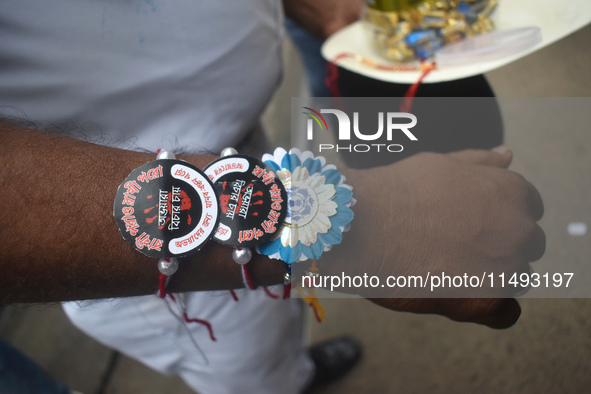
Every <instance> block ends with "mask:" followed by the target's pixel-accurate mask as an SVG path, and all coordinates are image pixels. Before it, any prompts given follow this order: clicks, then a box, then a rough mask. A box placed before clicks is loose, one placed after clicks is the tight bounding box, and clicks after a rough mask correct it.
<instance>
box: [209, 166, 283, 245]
mask: <svg viewBox="0 0 591 394" xmlns="http://www.w3.org/2000/svg"><path fill="white" fill-rule="evenodd" d="M203 171H204V172H205V174H206V175H207V176H208V177H209V179H210V180H211V181H212V182H213V184H214V187H215V189H216V192H217V194H218V196H219V199H220V200H219V201H220V209H221V211H222V212H221V214H220V225H219V228H218V231H217V233H216V234H215V238H214V239H215V240H216V241H218V242H220V243H222V244H224V245H229V246H233V247H253V246H256V245H260V244H263V243H265V242H268V241H270V240H271V239H273V238H274V237H276V236H277V235H278V234H279V229H280V228H281V225H282V224H283V221H284V220H285V216H286V215H287V193H286V192H285V188H284V187H283V183H282V182H281V180H280V179H279V176H278V175H277V173H276V172H275V171H273V169H272V168H271V167H269V166H268V165H266V164H265V163H263V162H262V161H260V160H258V159H255V158H252V157H248V156H243V155H233V156H227V157H222V158H221V159H218V160H216V161H214V162H212V163H211V164H209V165H208V166H207V167H206V168H205V169H204V170H203Z"/></svg>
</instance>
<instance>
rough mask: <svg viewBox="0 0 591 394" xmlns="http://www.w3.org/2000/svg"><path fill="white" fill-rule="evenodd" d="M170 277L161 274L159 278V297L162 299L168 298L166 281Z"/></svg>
mask: <svg viewBox="0 0 591 394" xmlns="http://www.w3.org/2000/svg"><path fill="white" fill-rule="evenodd" d="M167 278H168V276H166V275H164V274H160V276H159V277H158V289H159V294H158V295H159V296H160V298H164V297H166V279H167Z"/></svg>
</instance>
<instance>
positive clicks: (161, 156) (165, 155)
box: [156, 149, 176, 160]
mask: <svg viewBox="0 0 591 394" xmlns="http://www.w3.org/2000/svg"><path fill="white" fill-rule="evenodd" d="M174 159H176V155H175V154H174V153H172V152H171V151H169V150H164V149H160V150H159V151H158V154H157V155H156V160H174Z"/></svg>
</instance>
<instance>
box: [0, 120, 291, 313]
mask: <svg viewBox="0 0 591 394" xmlns="http://www.w3.org/2000/svg"><path fill="white" fill-rule="evenodd" d="M0 138H1V141H2V153H1V154H0V168H1V171H2V174H1V177H0V184H1V186H2V190H3V191H4V201H5V202H6V204H5V206H4V209H3V212H2V216H1V218H2V219H1V221H0V225H1V226H0V239H1V240H2V242H1V243H0V264H1V265H0V302H1V303H9V302H50V301H63V300H78V299H89V298H105V297H120V296H133V295H142V294H153V293H155V292H156V290H157V287H158V275H159V272H158V269H157V260H156V259H151V258H148V257H146V256H143V255H142V254H140V253H139V252H137V251H135V250H134V249H133V248H132V247H131V246H130V245H129V244H128V243H127V242H125V241H124V240H123V239H122V237H121V234H120V233H119V230H118V229H117V226H116V224H115V221H114V219H113V215H112V212H113V199H114V197H115V193H116V191H117V187H118V186H119V184H120V183H121V182H122V181H123V180H124V179H125V177H126V176H127V175H128V174H129V173H130V172H131V170H133V169H134V168H137V167H139V166H140V165H142V164H144V163H146V162H148V161H151V160H154V155H152V154H147V153H139V152H130V151H125V150H120V149H115V148H109V147H104V146H100V145H95V144H91V143H87V142H83V141H78V140H75V139H72V138H68V137H64V136H60V135H54V134H50V133H44V132H39V131H34V130H29V129H25V128H22V127H19V126H14V125H11V124H6V123H0ZM182 159H184V160H187V161H190V162H192V163H193V164H194V165H196V166H197V167H199V168H203V167H204V166H205V165H206V164H207V163H209V162H210V161H212V160H213V159H215V157H212V156H210V157H208V156H187V157H183V158H182ZM251 264H252V267H253V276H254V278H255V282H257V283H258V284H270V283H278V282H279V281H280V280H281V277H282V271H283V270H284V268H283V266H282V264H280V263H278V262H273V261H269V259H268V258H266V257H265V258H263V257H257V256H255V257H253V261H252V263H251ZM238 287H242V279H241V274H240V269H239V266H238V265H237V264H235V263H234V262H233V260H232V258H231V249H230V248H228V247H223V246H220V245H217V244H216V243H215V242H214V241H210V242H209V243H208V244H207V245H206V246H205V247H204V248H203V250H201V251H199V252H197V253H196V254H195V255H193V256H191V257H189V258H187V259H183V260H182V261H181V264H180V268H179V271H178V272H177V273H176V274H175V275H174V276H173V279H172V280H171V282H170V290H172V291H190V290H214V289H217V290H219V289H230V288H238Z"/></svg>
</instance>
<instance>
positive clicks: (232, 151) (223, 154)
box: [220, 148, 238, 157]
mask: <svg viewBox="0 0 591 394" xmlns="http://www.w3.org/2000/svg"><path fill="white" fill-rule="evenodd" d="M237 154H238V151H237V150H236V149H234V148H224V149H223V150H222V152H221V153H220V156H221V157H226V156H234V155H237Z"/></svg>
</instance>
